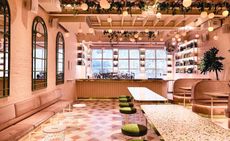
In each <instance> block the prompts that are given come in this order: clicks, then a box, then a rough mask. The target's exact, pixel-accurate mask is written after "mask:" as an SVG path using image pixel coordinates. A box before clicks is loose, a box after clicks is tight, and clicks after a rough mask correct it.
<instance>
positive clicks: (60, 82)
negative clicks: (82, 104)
mask: <svg viewBox="0 0 230 141" xmlns="http://www.w3.org/2000/svg"><path fill="white" fill-rule="evenodd" d="M60 40H61V41H62V43H63V44H60ZM60 45H62V49H63V52H62V53H60V52H59V49H60ZM60 54H62V63H63V64H62V68H61V69H62V71H61V72H62V73H63V77H62V79H58V73H59V72H60V71H59V67H58V63H59V59H61V58H59V55H60ZM64 83H65V39H64V36H63V34H62V33H61V32H58V33H57V36H56V85H60V84H64Z"/></svg>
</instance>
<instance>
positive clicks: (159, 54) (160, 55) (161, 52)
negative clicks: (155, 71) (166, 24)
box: [156, 49, 166, 59]
mask: <svg viewBox="0 0 230 141" xmlns="http://www.w3.org/2000/svg"><path fill="white" fill-rule="evenodd" d="M156 55H157V58H158V59H159V58H161V59H165V58H166V51H165V50H163V49H160V50H159V49H158V50H156Z"/></svg>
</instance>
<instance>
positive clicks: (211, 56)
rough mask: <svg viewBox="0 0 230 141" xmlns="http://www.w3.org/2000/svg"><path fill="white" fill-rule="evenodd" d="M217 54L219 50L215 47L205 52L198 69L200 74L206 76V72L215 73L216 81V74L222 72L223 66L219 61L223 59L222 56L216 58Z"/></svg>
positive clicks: (217, 77)
mask: <svg viewBox="0 0 230 141" xmlns="http://www.w3.org/2000/svg"><path fill="white" fill-rule="evenodd" d="M218 52H219V50H218V49H217V48H215V47H213V48H211V49H210V50H208V51H207V52H205V53H204V56H203V58H202V60H201V63H200V64H199V68H198V69H199V70H200V71H201V74H206V73H207V72H212V71H213V72H215V73H216V80H219V76H218V72H221V71H222V70H224V69H223V67H224V65H223V63H222V62H221V61H222V60H224V59H225V58H224V57H222V56H217V54H218Z"/></svg>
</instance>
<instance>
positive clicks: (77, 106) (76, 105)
mask: <svg viewBox="0 0 230 141" xmlns="http://www.w3.org/2000/svg"><path fill="white" fill-rule="evenodd" d="M73 107H74V108H83V107H86V104H74V105H73Z"/></svg>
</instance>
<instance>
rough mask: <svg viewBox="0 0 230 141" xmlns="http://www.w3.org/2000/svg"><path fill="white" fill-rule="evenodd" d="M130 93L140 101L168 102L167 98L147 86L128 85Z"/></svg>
mask: <svg viewBox="0 0 230 141" xmlns="http://www.w3.org/2000/svg"><path fill="white" fill-rule="evenodd" d="M128 90H129V92H130V94H131V95H132V96H133V98H134V100H136V101H140V102H144V101H145V102H161V101H163V102H166V101H167V99H166V98H164V97H163V96H161V95H159V94H157V93H155V92H153V91H151V90H150V89H148V88H146V87H128Z"/></svg>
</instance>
